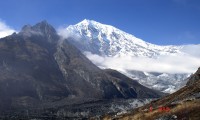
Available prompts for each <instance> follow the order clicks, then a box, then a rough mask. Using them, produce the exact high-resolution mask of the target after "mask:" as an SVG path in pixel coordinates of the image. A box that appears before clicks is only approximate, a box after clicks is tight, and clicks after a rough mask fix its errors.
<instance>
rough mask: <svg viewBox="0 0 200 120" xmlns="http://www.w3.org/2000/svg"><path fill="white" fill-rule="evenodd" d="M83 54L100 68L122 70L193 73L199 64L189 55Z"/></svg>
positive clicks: (198, 61)
mask: <svg viewBox="0 0 200 120" xmlns="http://www.w3.org/2000/svg"><path fill="white" fill-rule="evenodd" d="M84 54H85V55H86V56H87V57H88V58H89V59H90V60H91V61H92V62H93V63H94V64H96V65H97V66H99V67H101V68H111V69H116V70H120V71H123V72H125V71H126V70H140V71H146V72H164V73H194V72H195V71H196V70H197V68H198V67H199V66H200V60H199V59H200V58H197V57H193V56H190V55H177V56H170V55H168V56H160V57H159V58H158V59H153V58H144V57H130V56H121V57H102V56H99V55H96V54H92V53H90V52H85V53H84Z"/></svg>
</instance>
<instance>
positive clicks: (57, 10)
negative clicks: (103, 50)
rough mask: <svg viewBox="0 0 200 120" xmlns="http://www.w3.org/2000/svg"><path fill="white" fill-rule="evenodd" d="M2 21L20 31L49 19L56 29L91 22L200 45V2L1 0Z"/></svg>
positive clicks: (161, 40)
mask: <svg viewBox="0 0 200 120" xmlns="http://www.w3.org/2000/svg"><path fill="white" fill-rule="evenodd" d="M0 3H1V4H0V19H1V21H3V22H4V23H5V24H6V25H7V26H10V27H11V28H13V29H16V30H20V29H21V27H22V26H23V25H25V24H35V23H37V22H39V21H41V20H47V21H48V22H49V23H50V24H52V25H53V26H54V27H55V28H58V27H60V26H67V25H70V24H76V23H78V22H80V21H82V20H83V19H85V18H86V19H91V20H95V21H98V22H101V23H105V24H110V25H113V26H115V27H117V28H119V29H121V30H123V31H125V32H128V33H131V34H133V35H135V36H136V37H139V38H141V39H143V40H145V41H148V42H150V43H154V44H159V45H169V44H173V45H181V44H199V43H200V0H0Z"/></svg>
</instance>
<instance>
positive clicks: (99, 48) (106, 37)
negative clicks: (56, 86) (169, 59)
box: [66, 19, 182, 58]
mask: <svg viewBox="0 0 200 120" xmlns="http://www.w3.org/2000/svg"><path fill="white" fill-rule="evenodd" d="M66 31H67V32H71V33H72V34H75V35H76V36H79V37H80V38H81V40H80V41H71V42H72V43H73V44H74V45H76V46H78V48H80V49H81V51H90V52H92V53H93V54H98V55H104V56H120V55H130V56H139V57H141V56H142V57H150V58H152V57H157V56H158V55H166V54H176V53H180V51H179V49H180V48H181V47H182V46H158V45H154V44H151V43H148V42H145V41H143V40H141V39H139V38H136V37H135V36H133V35H131V34H128V33H126V32H124V31H122V30H120V29H117V28H115V27H113V26H110V25H106V24H101V23H99V22H96V21H94V20H87V19H85V20H83V21H81V22H80V23H78V24H76V25H70V26H69V27H67V28H66Z"/></svg>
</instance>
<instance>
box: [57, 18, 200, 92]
mask: <svg viewBox="0 0 200 120" xmlns="http://www.w3.org/2000/svg"><path fill="white" fill-rule="evenodd" d="M63 31H64V32H63ZM59 33H60V35H61V36H64V37H65V38H66V37H67V38H70V39H68V40H69V42H71V43H72V44H74V45H75V46H76V47H77V48H78V49H80V50H81V51H82V52H83V53H85V52H87V51H88V52H90V53H91V54H93V55H94V56H92V58H91V57H88V56H87V55H86V56H87V57H88V58H89V59H90V60H91V61H92V62H94V63H96V61H98V62H99V63H100V64H99V63H96V65H97V66H99V67H103V68H112V69H116V70H119V71H121V72H122V73H124V74H126V75H127V76H129V77H131V78H134V79H136V80H138V82H139V83H141V84H143V85H144V86H147V87H149V88H153V89H156V90H160V91H163V92H167V93H172V92H174V91H176V90H178V89H179V88H181V87H182V86H184V85H185V83H186V82H187V80H186V78H187V77H188V76H189V75H190V74H191V72H184V73H180V72H179V74H175V73H174V74H173V73H164V72H163V71H159V69H160V68H158V69H157V70H158V71H156V72H157V73H156V72H155V71H152V72H150V71H141V70H140V71H139V70H138V69H137V68H135V66H128V67H133V70H130V69H128V70H127V69H126V68H123V67H122V68H121V69H117V67H118V66H120V65H121V63H120V62H118V61H119V60H118V61H117V62H116V61H115V62H116V63H117V65H115V66H114V67H113V66H112V67H110V66H104V64H108V63H105V60H103V59H104V58H105V57H106V58H107V59H110V58H112V59H115V58H116V60H117V59H118V58H119V57H121V58H123V57H136V58H137V57H142V58H148V59H153V60H157V61H159V58H160V57H162V56H171V58H172V59H173V56H179V55H182V56H185V55H190V54H188V53H187V52H185V51H184V50H183V49H185V48H187V46H186V45H182V46H174V45H168V46H160V45H154V44H151V43H148V42H145V41H143V40H141V39H139V38H137V37H135V36H133V35H131V34H128V33H126V32H124V31H122V30H120V29H117V28H115V27H113V26H111V25H105V24H101V23H99V22H96V21H93V20H87V19H85V20H83V21H82V22H80V23H78V24H75V25H70V26H68V27H67V28H66V29H64V30H61V31H59ZM199 47H200V45H199V46H197V48H199ZM95 56H96V57H95ZM99 56H100V57H99ZM174 59H176V58H174ZM189 60H190V59H189ZM191 60H193V59H191ZM121 62H127V61H121ZM129 62H130V61H129ZM133 62H134V61H133ZM147 62H151V61H147ZM152 65H155V63H154V64H152ZM161 65H162V64H161ZM175 65H176V64H175ZM158 66H159V65H158ZM172 66H173V67H176V66H174V65H171V66H167V67H172ZM147 67H148V65H147ZM165 67H166V66H165ZM195 70H196V69H195ZM136 71H137V72H136ZM153 72H154V73H153Z"/></svg>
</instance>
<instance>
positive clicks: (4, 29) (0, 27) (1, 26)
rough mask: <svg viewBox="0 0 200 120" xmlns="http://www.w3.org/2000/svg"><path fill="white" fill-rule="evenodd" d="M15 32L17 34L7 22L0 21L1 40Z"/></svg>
mask: <svg viewBox="0 0 200 120" xmlns="http://www.w3.org/2000/svg"><path fill="white" fill-rule="evenodd" d="M14 32H16V30H14V29H12V28H11V27H9V26H8V25H6V23H5V22H3V21H1V20H0V38H3V37H6V36H8V35H11V34H12V33H14Z"/></svg>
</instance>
